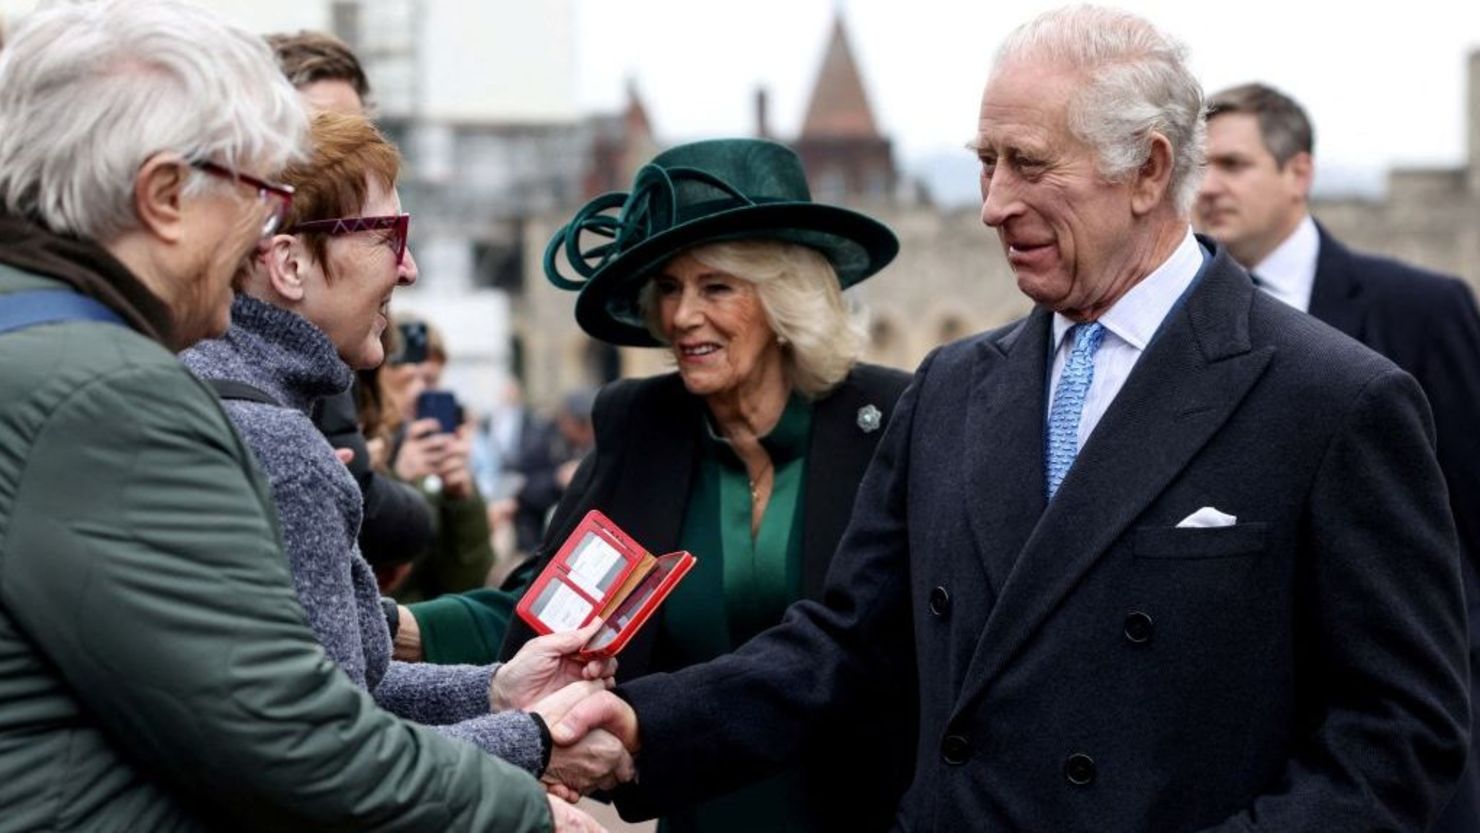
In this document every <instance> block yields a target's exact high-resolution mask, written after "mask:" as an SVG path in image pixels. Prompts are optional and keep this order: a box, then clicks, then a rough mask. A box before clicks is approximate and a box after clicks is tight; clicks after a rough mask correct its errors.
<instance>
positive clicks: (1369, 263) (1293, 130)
mask: <svg viewBox="0 0 1480 833" xmlns="http://www.w3.org/2000/svg"><path fill="white" fill-rule="evenodd" d="M1314 145H1315V142H1314V131H1313V130H1312V128H1311V124H1310V119H1309V118H1308V117H1307V115H1306V113H1305V111H1304V109H1303V108H1301V106H1300V105H1299V104H1298V103H1297V102H1295V101H1294V100H1293V99H1291V98H1290V97H1289V96H1287V95H1285V94H1283V93H1281V92H1280V91H1278V90H1275V89H1273V88H1271V87H1268V86H1266V85H1264V84H1245V85H1242V86H1238V87H1233V88H1231V89H1227V90H1224V91H1222V92H1220V93H1218V94H1216V95H1214V96H1212V97H1211V99H1209V102H1208V172H1207V175H1206V177H1205V178H1204V179H1203V185H1202V190H1201V192H1200V194H1199V199H1198V221H1199V223H1200V225H1201V226H1202V229H1203V230H1204V231H1205V232H1206V233H1208V234H1210V235H1212V236H1213V237H1214V238H1215V239H1217V241H1218V242H1219V243H1221V244H1222V245H1223V246H1225V247H1227V249H1228V253H1229V254H1230V255H1232V256H1233V258H1234V259H1235V260H1237V261H1238V262H1239V263H1240V264H1242V265H1243V266H1244V267H1245V268H1246V269H1248V270H1249V271H1250V272H1251V273H1252V274H1254V275H1255V276H1256V277H1257V279H1258V281H1259V286H1260V288H1262V289H1264V290H1265V291H1266V292H1268V293H1269V294H1271V295H1273V296H1274V297H1276V298H1278V299H1280V300H1281V301H1284V302H1285V303H1287V304H1289V305H1290V306H1293V307H1295V308H1296V309H1300V310H1305V311H1307V312H1309V313H1310V314H1311V315H1314V316H1315V317H1316V318H1319V319H1320V320H1322V321H1324V322H1326V323H1327V324H1330V325H1331V326H1333V327H1335V328H1337V329H1339V330H1341V331H1342V332H1344V333H1346V334H1347V335H1349V336H1351V337H1352V338H1355V339H1357V340H1358V341H1361V342H1362V343H1363V344H1366V345H1367V346H1368V347H1371V348H1372V349H1373V350H1376V351H1377V352H1379V353H1382V354H1383V355H1384V356H1387V357H1388V358H1389V359H1392V360H1393V362H1394V363H1396V364H1397V365H1398V366H1399V367H1401V368H1403V369H1404V370H1406V371H1408V372H1409V373H1411V374H1413V376H1414V378H1416V379H1417V380H1418V383H1419V384H1420V385H1421V386H1422V387H1423V389H1424V393H1425V394H1427V396H1428V399H1429V405H1430V407H1431V408H1432V409H1433V413H1434V428H1435V432H1436V434H1437V437H1438V457H1439V466H1440V468H1441V469H1442V470H1443V472H1444V477H1445V480H1446V481H1447V482H1448V486H1449V502H1450V506H1451V508H1452V509H1453V513H1454V520H1455V525H1456V527H1457V528H1458V531H1459V543H1460V549H1461V552H1462V555H1463V561H1464V564H1465V579H1466V587H1465V589H1466V591H1467V593H1468V603H1469V609H1470V643H1471V668H1472V671H1471V674H1472V676H1474V674H1475V673H1477V671H1480V661H1477V660H1480V655H1477V653H1476V647H1477V646H1480V639H1477V633H1480V631H1477V628H1480V583H1477V581H1476V578H1477V572H1476V566H1477V559H1480V315H1477V313H1476V309H1475V299H1474V297H1473V295H1472V294H1471V292H1470V289H1469V287H1467V286H1466V285H1465V284H1464V283H1462V282H1461V281H1460V280H1459V279H1457V278H1452V277H1448V276H1445V275H1437V274H1434V273H1432V272H1427V271H1424V270H1421V269H1416V268H1414V267H1412V266H1409V265H1407V264H1404V263H1399V262H1397V261H1394V260H1388V259H1385V258H1379V257H1373V256H1370V255H1366V254H1361V253H1359V252H1354V251H1352V250H1350V249H1348V248H1347V247H1346V246H1343V245H1342V244H1341V242H1340V241H1338V240H1336V238H1334V237H1332V236H1331V234H1330V232H1328V231H1327V230H1326V229H1325V228H1323V227H1322V226H1321V225H1320V224H1319V223H1316V222H1315V221H1314V220H1313V219H1312V218H1311V216H1310V210H1309V209H1310V207H1309V197H1310V187H1311V180H1312V177H1313V175H1314V157H1313V155H1312V154H1313V152H1314ZM1476 707H1477V704H1475V701H1473V700H1472V706H1471V711H1472V712H1474V711H1475V709H1476ZM1470 754H1471V759H1470V765H1469V767H1468V768H1467V770H1466V772H1465V775H1464V777H1463V778H1462V779H1461V781H1460V788H1459V790H1458V791H1457V792H1456V793H1455V797H1454V798H1453V800H1452V801H1451V802H1450V803H1449V806H1448V807H1446V808H1445V810H1444V813H1443V815H1441V816H1440V819H1439V821H1438V822H1437V823H1436V824H1435V826H1434V827H1433V830H1435V831H1442V833H1474V831H1480V763H1476V760H1475V759H1476V757H1477V756H1480V747H1476V746H1475V739H1474V737H1473V736H1472V740H1471V753H1470Z"/></svg>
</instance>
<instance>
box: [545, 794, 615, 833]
mask: <svg viewBox="0 0 1480 833" xmlns="http://www.w3.org/2000/svg"><path fill="white" fill-rule="evenodd" d="M546 798H547V799H548V800H549V802H550V817H551V818H552V819H554V821H555V833H606V828H605V827H602V826H601V825H599V824H597V823H596V820H595V819H593V818H591V817H590V816H588V815H586V814H585V813H583V812H581V811H580V810H578V809H576V808H575V807H572V806H571V805H570V804H568V803H566V801H565V799H563V798H557V797H555V796H553V795H551V796H546Z"/></svg>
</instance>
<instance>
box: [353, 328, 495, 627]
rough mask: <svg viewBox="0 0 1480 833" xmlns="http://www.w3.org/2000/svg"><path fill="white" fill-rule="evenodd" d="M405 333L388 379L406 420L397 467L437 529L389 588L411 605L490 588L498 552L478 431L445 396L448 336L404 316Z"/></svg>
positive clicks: (398, 438)
mask: <svg viewBox="0 0 1480 833" xmlns="http://www.w3.org/2000/svg"><path fill="white" fill-rule="evenodd" d="M397 331H398V335H399V336H400V340H401V342H402V345H403V348H402V352H401V355H399V356H394V357H392V358H393V360H392V361H391V362H390V363H388V364H387V366H386V368H385V369H384V371H382V373H381V378H382V380H383V382H384V384H385V386H386V389H387V392H388V393H389V395H390V399H391V401H392V403H393V407H396V408H398V409H399V411H400V416H401V419H402V424H401V427H400V428H399V429H398V430H397V431H396V432H395V437H394V441H393V442H392V445H391V452H390V461H389V468H390V471H391V473H392V474H394V475H395V476H396V477H397V478H399V479H401V480H403V481H405V482H407V483H411V484H413V485H415V486H417V487H419V488H420V489H421V490H422V492H423V494H424V495H425V496H426V498H427V501H428V502H429V503H430V504H431V506H432V523H433V526H434V529H435V532H434V534H433V537H432V542H431V544H430V546H428V547H427V549H426V550H424V551H423V552H421V553H420V554H419V555H418V556H416V558H414V559H412V561H411V563H410V564H409V565H407V567H406V568H405V569H404V570H402V571H401V572H400V573H399V574H398V575H396V576H394V577H393V578H392V581H391V583H390V584H389V585H388V586H387V587H386V588H385V589H386V590H388V591H389V592H390V593H391V594H392V595H393V596H394V597H395V598H396V600H397V601H399V602H401V603H403V604H405V603H408V602H416V601H422V600H425V599H433V598H436V597H438V596H441V595H443V594H445V593H453V592H457V591H460V590H471V589H473V588H477V587H482V586H483V584H484V581H485V580H486V578H487V576H488V571H489V570H490V569H491V568H492V567H493V562H494V553H493V545H492V543H491V533H490V531H489V527H488V508H487V505H486V504H485V503H484V501H483V496H482V495H481V494H479V492H478V487H477V485H476V482H475V480H474V477H473V466H472V452H473V436H472V429H471V427H470V426H467V425H465V424H464V419H463V413H462V408H461V406H460V405H458V404H457V400H456V398H455V397H453V395H452V394H451V393H449V392H447V391H443V390H440V389H439V385H440V384H441V380H442V370H443V369H444V368H445V367H446V366H447V348H446V344H445V342H444V341H443V339H442V333H441V332H440V331H439V330H438V329H437V328H436V327H434V326H432V325H431V324H429V323H427V322H425V321H421V320H416V319H411V318H404V317H399V316H398V317H397ZM395 359H399V361H397V360H395Z"/></svg>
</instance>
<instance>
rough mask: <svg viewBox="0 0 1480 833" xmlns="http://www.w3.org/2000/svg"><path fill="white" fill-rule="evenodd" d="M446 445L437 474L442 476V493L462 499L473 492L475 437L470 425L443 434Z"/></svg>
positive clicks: (455, 498)
mask: <svg viewBox="0 0 1480 833" xmlns="http://www.w3.org/2000/svg"><path fill="white" fill-rule="evenodd" d="M442 436H443V437H444V438H446V441H447V442H446V445H444V446H443V450H444V456H443V457H442V462H441V463H440V464H438V466H437V471H436V474H437V476H438V477H440V478H442V493H443V494H445V495H447V496H448V497H450V498H452V499H453V500H462V499H464V498H466V497H467V496H468V495H471V494H472V493H473V467H472V464H471V462H470V461H471V460H472V457H473V437H472V434H471V433H469V428H468V426H466V425H464V426H462V427H461V428H458V429H457V433H456V434H443V435H442Z"/></svg>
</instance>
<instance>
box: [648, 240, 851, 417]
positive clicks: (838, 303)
mask: <svg viewBox="0 0 1480 833" xmlns="http://www.w3.org/2000/svg"><path fill="white" fill-rule="evenodd" d="M686 253H687V254H690V255H692V256H693V257H694V259H695V260H698V261H699V262H700V263H702V264H704V265H705V266H708V267H709V268H711V269H717V270H719V271H721V272H724V273H726V274H729V275H733V276H735V277H737V278H740V279H741V280H746V281H749V282H751V283H753V284H755V288H756V293H757V295H759V297H760V301H761V308H762V309H763V310H765V313H766V323H768V324H770V326H771V332H773V333H775V334H776V336H777V339H778V340H779V341H780V342H781V344H782V345H783V351H782V353H783V356H784V357H785V361H786V371H787V375H788V377H789V378H790V379H791V383H792V385H793V386H794V387H795V388H796V389H797V390H798V391H799V392H800V393H801V394H802V395H803V396H806V397H809V398H812V399H816V398H818V397H820V396H822V395H824V394H826V393H827V392H828V391H830V390H832V389H833V388H835V387H837V386H838V384H840V383H841V382H842V381H843V379H845V378H846V377H847V376H848V372H849V371H851V370H852V369H853V366H854V365H855V364H857V363H858V358H859V356H861V355H862V354H863V348H864V345H865V344H867V340H868V336H867V334H866V333H865V332H864V326H863V322H862V321H860V320H859V318H858V316H856V315H854V314H853V313H852V312H850V311H849V309H848V304H847V302H846V301H845V300H844V299H843V290H842V289H841V288H839V286H838V274H837V272H836V271H835V270H834V269H833V266H832V263H830V262H829V261H828V259H827V258H826V257H824V256H823V254H822V253H821V252H819V251H817V250H816V249H814V248H812V247H810V246H803V245H800V244H797V243H786V242H782V241H780V240H732V241H726V242H721V243H708V244H703V245H699V246H695V247H694V248H692V249H688V250H686ZM655 291H656V290H655V288H654V284H653V282H652V281H648V283H647V285H646V286H644V287H643V288H642V293H641V294H640V296H639V301H640V303H641V306H642V310H643V312H644V314H645V315H646V317H647V321H648V330H649V331H650V332H652V333H653V335H654V336H655V337H657V338H658V339H659V340H662V338H663V334H662V331H661V329H660V328H659V327H658V311H657V304H656V303H655V299H654V293H655Z"/></svg>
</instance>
